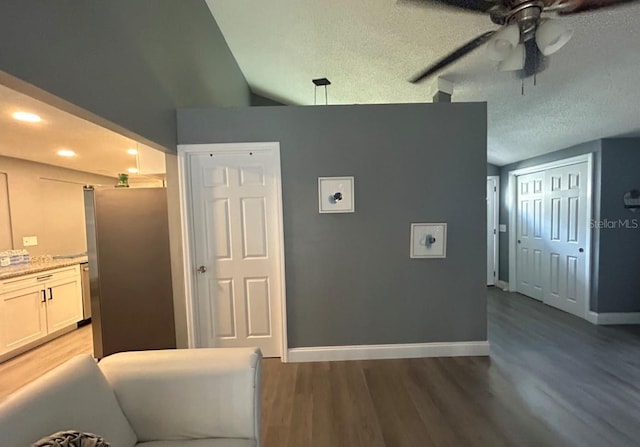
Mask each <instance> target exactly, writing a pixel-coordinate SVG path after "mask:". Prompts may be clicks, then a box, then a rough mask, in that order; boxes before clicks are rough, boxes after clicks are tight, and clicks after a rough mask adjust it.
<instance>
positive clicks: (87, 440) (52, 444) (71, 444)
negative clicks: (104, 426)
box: [31, 430, 109, 447]
mask: <svg viewBox="0 0 640 447" xmlns="http://www.w3.org/2000/svg"><path fill="white" fill-rule="evenodd" d="M31 447H109V443H108V442H106V441H105V440H104V439H102V438H101V437H100V436H97V435H94V434H93V433H81V432H79V431H73V430H67V431H59V432H58V433H54V434H52V435H50V436H47V437H45V438H42V439H41V440H39V441H38V442H36V443H35V444H33V445H32V446H31Z"/></svg>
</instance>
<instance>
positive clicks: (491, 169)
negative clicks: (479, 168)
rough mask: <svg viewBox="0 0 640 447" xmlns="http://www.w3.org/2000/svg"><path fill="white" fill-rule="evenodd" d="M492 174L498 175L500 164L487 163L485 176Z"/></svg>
mask: <svg viewBox="0 0 640 447" xmlns="http://www.w3.org/2000/svg"><path fill="white" fill-rule="evenodd" d="M494 175H500V166H496V165H492V164H491V163H487V177H489V176H494Z"/></svg>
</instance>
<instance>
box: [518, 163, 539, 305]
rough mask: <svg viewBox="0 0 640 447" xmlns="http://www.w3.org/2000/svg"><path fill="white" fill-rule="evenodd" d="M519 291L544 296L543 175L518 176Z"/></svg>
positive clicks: (537, 173) (536, 173)
mask: <svg viewBox="0 0 640 447" xmlns="http://www.w3.org/2000/svg"><path fill="white" fill-rule="evenodd" d="M517 179H518V182H517V187H518V198H517V210H516V213H517V221H516V238H517V240H516V244H517V245H516V250H517V252H516V265H517V278H518V283H517V291H518V292H520V293H522V294H523V295H527V296H530V297H531V298H535V299H537V300H541V301H542V299H543V296H544V292H543V289H544V283H545V275H544V267H543V253H544V250H545V240H544V236H543V200H544V191H543V187H544V179H545V174H544V172H534V173H532V174H526V175H521V176H518V177H517Z"/></svg>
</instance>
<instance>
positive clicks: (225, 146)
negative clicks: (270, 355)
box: [178, 142, 289, 362]
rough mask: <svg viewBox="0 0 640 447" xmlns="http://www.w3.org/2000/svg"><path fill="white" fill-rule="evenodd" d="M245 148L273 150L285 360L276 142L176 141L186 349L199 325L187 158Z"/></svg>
mask: <svg viewBox="0 0 640 447" xmlns="http://www.w3.org/2000/svg"><path fill="white" fill-rule="evenodd" d="M247 149H252V150H260V149H263V150H264V149H268V150H271V151H273V153H274V154H275V157H276V166H275V176H276V195H277V197H276V206H277V210H276V220H277V222H276V225H277V227H278V228H277V233H278V247H277V250H278V257H279V261H280V262H279V264H280V265H279V268H280V282H281V287H280V288H281V293H280V297H279V298H280V314H281V315H280V326H281V327H280V359H281V360H282V362H287V361H288V350H289V349H288V339H287V299H286V285H287V283H286V281H285V261H284V218H283V212H282V174H281V167H280V163H281V159H280V143H279V142H260V143H207V144H179V145H178V173H179V184H180V185H179V186H180V214H181V221H182V228H183V231H182V246H183V250H184V259H183V261H184V278H185V295H186V306H187V332H188V334H187V335H188V346H189V348H199V347H201V340H200V336H199V334H200V325H199V323H198V310H199V309H198V304H199V301H198V296H197V287H196V286H195V284H196V262H195V249H194V243H195V240H194V239H195V238H194V227H193V225H194V219H193V213H192V208H191V204H192V199H193V196H192V192H191V170H190V166H191V157H192V156H193V155H198V154H202V153H207V152H233V151H241V150H244V151H246V150H247Z"/></svg>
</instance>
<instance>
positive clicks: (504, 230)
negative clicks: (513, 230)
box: [499, 224, 507, 233]
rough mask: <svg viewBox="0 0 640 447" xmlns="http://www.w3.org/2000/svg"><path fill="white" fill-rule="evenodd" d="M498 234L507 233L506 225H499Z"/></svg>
mask: <svg viewBox="0 0 640 447" xmlns="http://www.w3.org/2000/svg"><path fill="white" fill-rule="evenodd" d="M499 228H500V233H506V232H507V224H500V227H499Z"/></svg>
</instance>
